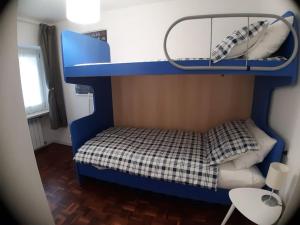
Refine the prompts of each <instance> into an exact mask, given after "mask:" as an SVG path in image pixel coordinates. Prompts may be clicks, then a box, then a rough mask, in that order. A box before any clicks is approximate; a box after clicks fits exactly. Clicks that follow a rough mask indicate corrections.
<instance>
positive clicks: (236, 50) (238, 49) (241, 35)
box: [211, 21, 268, 63]
mask: <svg viewBox="0 0 300 225" xmlns="http://www.w3.org/2000/svg"><path fill="white" fill-rule="evenodd" d="M267 26H268V22H267V21H257V22H255V23H252V24H250V25H249V29H248V26H244V27H242V28H241V29H239V30H236V31H234V32H233V33H232V34H231V35H229V36H227V37H225V38H224V39H223V40H222V41H221V42H220V43H219V44H217V45H216V47H215V48H214V49H213V50H212V52H211V59H212V60H213V62H214V63H216V62H218V61H220V60H222V59H224V58H233V57H239V56H242V55H244V54H245V53H246V51H247V42H248V48H249V47H251V46H253V45H254V44H255V43H256V42H257V41H258V40H259V39H260V37H261V35H262V33H263V32H264V31H265V29H266V28H267ZM247 37H249V41H248V40H247ZM231 51H232V53H231Z"/></svg>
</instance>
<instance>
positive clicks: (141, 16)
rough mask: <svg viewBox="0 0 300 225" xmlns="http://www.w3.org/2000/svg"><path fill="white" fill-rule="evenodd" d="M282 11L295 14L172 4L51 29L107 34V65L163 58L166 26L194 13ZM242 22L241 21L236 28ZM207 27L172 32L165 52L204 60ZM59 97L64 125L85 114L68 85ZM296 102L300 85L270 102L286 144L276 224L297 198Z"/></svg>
mask: <svg viewBox="0 0 300 225" xmlns="http://www.w3.org/2000/svg"><path fill="white" fill-rule="evenodd" d="M287 10H292V11H294V12H296V13H298V12H299V11H298V10H297V9H296V7H295V6H294V5H293V4H292V3H291V1H289V0H288V1H282V0H265V1H261V0H251V1H246V0H244V1H241V0H227V1H219V0H187V1H180V0H176V1H170V2H162V3H155V4H151V5H139V6H135V7H129V8H123V9H117V10H111V11H107V12H103V13H102V19H101V22H100V23H98V24H95V25H90V26H79V25H75V24H72V23H70V22H68V21H62V22H60V23H58V24H57V26H58V30H59V31H63V30H65V29H69V30H73V31H77V32H88V31H93V30H99V29H107V30H108V41H109V44H110V47H111V57H112V61H141V60H152V59H159V58H164V54H163V51H162V43H163V37H164V33H165V31H166V29H167V27H168V26H169V25H170V24H171V23H172V22H173V21H174V20H176V19H178V18H179V17H182V16H189V15H194V14H210V13H234V12H236V13H240V12H255V13H274V14H278V15H280V14H283V13H284V12H286V11H287ZM244 22H245V21H242V23H244ZM229 23H230V21H229V20H228V21H227V22H226V24H225V25H224V26H226V27H227V28H226V30H225V29H224V26H221V25H220V23H219V22H218V21H215V22H214V27H215V29H214V34H215V33H217V35H216V36H217V37H214V40H213V41H214V42H216V41H217V40H218V39H219V38H220V37H221V36H222V33H223V34H225V33H227V32H228V30H227V29H229V30H231V29H232V27H230V26H229ZM200 26H201V27H200ZM207 26H208V25H207V24H206V25H205V24H201V23H197V24H195V23H194V24H193V25H192V26H191V24H187V26H186V27H185V28H184V27H181V28H179V30H178V31H177V32H185V33H184V35H183V33H181V34H180V33H177V34H176V37H177V38H175V37H174V36H173V37H171V39H170V43H171V44H172V50H171V52H172V53H173V54H174V55H175V57H199V56H201V57H205V56H207V55H208V53H209V48H208V44H207V43H208V42H207V41H208V40H209V38H208V37H209V36H208V35H209V29H207ZM205 28H206V29H205ZM197 29H199V30H197ZM172 38H173V40H172ZM177 43H179V44H177ZM203 43H205V44H203ZM183 44H184V45H183ZM175 47H176V48H175ZM64 93H65V102H66V104H67V112H68V118H69V120H74V119H76V118H78V117H80V115H84V114H85V113H87V112H86V110H83V109H82V108H81V107H80V106H84V107H85V105H87V103H86V102H85V101H81V100H80V101H79V100H78V97H77V96H75V94H74V88H73V85H69V84H64ZM299 97H300V84H298V85H296V86H295V87H292V88H291V87H288V88H283V89H281V90H278V91H275V96H274V98H273V102H272V110H271V125H272V127H274V128H275V129H276V131H278V132H279V133H280V134H281V135H282V136H283V137H284V138H285V140H286V142H287V144H288V151H289V153H288V158H287V163H288V165H289V167H290V168H291V173H290V176H289V178H288V180H287V182H286V186H285V187H284V188H283V190H282V192H281V193H282V196H283V198H284V200H285V201H286V202H287V209H286V212H285V214H284V215H283V217H282V223H283V222H285V221H286V219H287V218H288V216H289V215H290V214H291V213H292V211H293V208H295V207H294V206H295V205H297V204H298V202H299V201H298V199H299V198H300V195H299V193H297V191H296V190H297V189H299V187H300V185H297V184H298V183H299V179H298V176H299V172H300V163H299V159H300V151H299V149H298V146H300V143H299V142H300V141H299V138H297V137H298V136H299V134H300V119H299V118H300V102H299V101H296V99H298V98H299Z"/></svg>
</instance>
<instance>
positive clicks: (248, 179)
mask: <svg viewBox="0 0 300 225" xmlns="http://www.w3.org/2000/svg"><path fill="white" fill-rule="evenodd" d="M94 167H95V168H97V169H98V170H106V169H107V168H105V167H100V166H94ZM263 186H265V178H264V176H263V175H262V174H261V172H260V171H259V169H258V168H257V167H256V166H252V167H251V168H248V169H241V170H237V169H236V168H235V167H234V165H233V163H232V162H227V163H224V164H222V165H220V166H219V174H218V184H217V187H218V188H223V189H233V188H241V187H252V188H262V187H263Z"/></svg>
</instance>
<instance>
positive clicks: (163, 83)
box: [112, 75, 254, 131]
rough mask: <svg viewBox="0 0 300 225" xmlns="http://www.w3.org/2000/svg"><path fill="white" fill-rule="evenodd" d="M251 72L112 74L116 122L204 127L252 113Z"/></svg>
mask: <svg viewBox="0 0 300 225" xmlns="http://www.w3.org/2000/svg"><path fill="white" fill-rule="evenodd" d="M253 84H254V77H251V76H219V75H218V76H217V75H215V76H212V75H209V76H208V75H207V76H206V75H201V76H195V75H194V76H193V75H184V76H182V75H181V76H179V75H174V76H140V77H138V76H131V77H113V78H112V90H113V107H114V121H115V125H116V126H133V127H158V128H169V129H185V130H197V131H205V130H207V129H208V128H211V127H213V126H215V125H217V124H219V123H221V122H224V121H226V120H232V119H245V118H248V117H249V116H250V114H251V105H252V97H253Z"/></svg>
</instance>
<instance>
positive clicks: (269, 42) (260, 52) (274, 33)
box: [245, 16, 294, 60]
mask: <svg viewBox="0 0 300 225" xmlns="http://www.w3.org/2000/svg"><path fill="white" fill-rule="evenodd" d="M285 19H286V20H287V21H288V22H289V23H290V24H291V25H292V24H293V21H294V17H293V16H289V17H286V18H285ZM289 33H290V28H289V27H288V26H287V25H286V24H285V23H284V22H282V21H281V20H278V21H275V22H273V23H272V24H271V25H270V26H269V27H268V29H267V30H266V32H265V33H264V34H263V36H262V38H261V39H260V40H259V41H258V42H257V44H256V45H255V46H254V47H253V48H251V49H249V51H248V53H247V54H246V55H245V58H247V59H250V60H251V59H252V60H253V59H262V58H266V57H268V56H270V55H272V54H273V53H274V52H276V51H277V50H278V49H279V48H280V46H281V45H282V44H283V42H284V41H285V40H286V38H287V37H288V35H289Z"/></svg>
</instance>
